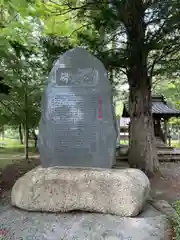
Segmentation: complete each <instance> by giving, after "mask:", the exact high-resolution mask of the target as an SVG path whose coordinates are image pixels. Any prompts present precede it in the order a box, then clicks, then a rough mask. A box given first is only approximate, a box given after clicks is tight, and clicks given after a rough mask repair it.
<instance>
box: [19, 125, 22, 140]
mask: <svg viewBox="0 0 180 240" xmlns="http://www.w3.org/2000/svg"><path fill="white" fill-rule="evenodd" d="M19 139H20V144H23V133H22V126H21V124H19Z"/></svg>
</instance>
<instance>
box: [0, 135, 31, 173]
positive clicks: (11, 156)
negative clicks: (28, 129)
mask: <svg viewBox="0 0 180 240" xmlns="http://www.w3.org/2000/svg"><path fill="white" fill-rule="evenodd" d="M0 143H4V144H5V146H4V147H0V168H1V169H3V168H5V167H6V166H7V165H9V164H12V163H15V162H18V161H20V160H22V159H23V158H24V145H23V144H20V142H19V140H17V139H4V140H2V139H1V140H0ZM29 155H30V156H32V155H35V149H34V148H33V145H32V141H30V142H29Z"/></svg>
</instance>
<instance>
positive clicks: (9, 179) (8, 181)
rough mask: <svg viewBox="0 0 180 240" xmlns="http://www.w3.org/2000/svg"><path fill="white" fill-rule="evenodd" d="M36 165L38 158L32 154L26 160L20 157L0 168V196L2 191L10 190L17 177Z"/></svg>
mask: <svg viewBox="0 0 180 240" xmlns="http://www.w3.org/2000/svg"><path fill="white" fill-rule="evenodd" d="M38 165H39V158H38V157H37V156H34V157H32V158H30V159H29V161H28V162H27V161H25V160H24V159H22V160H20V161H19V162H16V163H13V164H10V165H8V166H7V167H5V168H4V169H0V196H1V195H2V194H3V192H6V191H8V190H10V189H11V188H12V186H13V185H14V183H15V181H16V180H17V179H18V178H19V177H21V176H22V175H24V174H25V173H26V172H28V171H29V170H31V169H32V168H34V167H36V166H38Z"/></svg>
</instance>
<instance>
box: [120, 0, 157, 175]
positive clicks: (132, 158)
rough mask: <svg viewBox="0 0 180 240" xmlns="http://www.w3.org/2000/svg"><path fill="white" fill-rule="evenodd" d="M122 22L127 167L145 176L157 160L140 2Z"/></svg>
mask: <svg viewBox="0 0 180 240" xmlns="http://www.w3.org/2000/svg"><path fill="white" fill-rule="evenodd" d="M126 11H127V14H126V17H125V19H124V22H125V27H126V31H127V38H128V41H127V54H128V68H127V77H128V82H129V88H130V93H129V113H130V119H131V124H130V146H129V163H130V166H135V167H137V168H139V169H141V170H143V171H144V172H145V173H146V174H147V175H148V176H151V175H154V173H155V172H156V171H157V170H158V167H159V164H158V158H157V153H156V146H155V137H154V126H153V119H152V99H151V87H152V79H151V78H149V77H148V68H147V58H148V51H149V50H148V47H147V46H146V38H145V32H146V24H145V22H144V18H145V9H144V5H143V1H142V0H137V1H134V0H129V1H128V4H127V5H126Z"/></svg>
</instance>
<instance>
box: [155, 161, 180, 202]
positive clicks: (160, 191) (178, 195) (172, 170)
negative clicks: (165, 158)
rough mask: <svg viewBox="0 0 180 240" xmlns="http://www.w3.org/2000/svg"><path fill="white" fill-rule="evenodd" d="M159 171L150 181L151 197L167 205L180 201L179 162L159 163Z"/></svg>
mask: <svg viewBox="0 0 180 240" xmlns="http://www.w3.org/2000/svg"><path fill="white" fill-rule="evenodd" d="M160 171H161V174H157V175H156V176H155V177H154V179H152V180H151V188H152V197H155V198H157V199H164V200H166V201H168V202H169V203H173V202H174V201H176V200H180V162H177V163H173V162H169V163H161V164H160Z"/></svg>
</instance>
